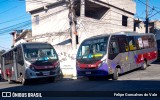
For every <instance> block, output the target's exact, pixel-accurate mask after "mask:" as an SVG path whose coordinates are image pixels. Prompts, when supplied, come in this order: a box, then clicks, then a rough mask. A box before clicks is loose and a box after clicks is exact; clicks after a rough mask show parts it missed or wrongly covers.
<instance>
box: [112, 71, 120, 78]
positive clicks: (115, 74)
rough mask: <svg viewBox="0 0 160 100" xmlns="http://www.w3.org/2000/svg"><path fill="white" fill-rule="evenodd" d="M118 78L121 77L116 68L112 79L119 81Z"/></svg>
mask: <svg viewBox="0 0 160 100" xmlns="http://www.w3.org/2000/svg"><path fill="white" fill-rule="evenodd" d="M118 76H119V73H118V68H115V70H114V73H113V76H112V79H113V80H117V79H118Z"/></svg>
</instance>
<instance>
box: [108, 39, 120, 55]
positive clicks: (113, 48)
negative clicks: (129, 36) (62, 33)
mask: <svg viewBox="0 0 160 100" xmlns="http://www.w3.org/2000/svg"><path fill="white" fill-rule="evenodd" d="M110 53H111V54H115V53H119V48H118V43H117V42H115V41H112V42H111V43H110Z"/></svg>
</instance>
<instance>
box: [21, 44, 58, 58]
mask: <svg viewBox="0 0 160 100" xmlns="http://www.w3.org/2000/svg"><path fill="white" fill-rule="evenodd" d="M24 56H25V59H26V60H28V61H42V60H57V59H58V56H57V54H56V51H55V50H54V48H53V47H52V46H50V45H46V44H45V45H44V44H36V45H33V44H30V45H29V44H27V45H25V46H24Z"/></svg>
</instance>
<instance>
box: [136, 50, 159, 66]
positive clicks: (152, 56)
mask: <svg viewBox="0 0 160 100" xmlns="http://www.w3.org/2000/svg"><path fill="white" fill-rule="evenodd" d="M156 57H157V51H152V52H148V53H144V54H139V55H138V57H137V59H136V63H137V64H138V63H141V62H143V61H144V59H147V60H153V59H156Z"/></svg>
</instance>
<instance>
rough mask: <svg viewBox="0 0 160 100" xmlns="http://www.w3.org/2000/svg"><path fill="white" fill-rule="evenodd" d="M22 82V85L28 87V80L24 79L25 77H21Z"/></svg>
mask: <svg viewBox="0 0 160 100" xmlns="http://www.w3.org/2000/svg"><path fill="white" fill-rule="evenodd" d="M20 82H21V84H22V85H27V80H26V79H25V78H24V77H23V75H21V76H20Z"/></svg>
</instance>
